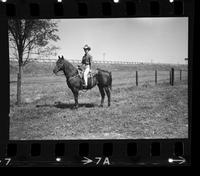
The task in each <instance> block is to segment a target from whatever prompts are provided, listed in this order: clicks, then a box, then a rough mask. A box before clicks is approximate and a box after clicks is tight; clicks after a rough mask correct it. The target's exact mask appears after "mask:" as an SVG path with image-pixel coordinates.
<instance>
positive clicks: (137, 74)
mask: <svg viewBox="0 0 200 176" xmlns="http://www.w3.org/2000/svg"><path fill="white" fill-rule="evenodd" d="M136 86H138V71H136Z"/></svg>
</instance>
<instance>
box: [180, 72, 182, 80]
mask: <svg viewBox="0 0 200 176" xmlns="http://www.w3.org/2000/svg"><path fill="white" fill-rule="evenodd" d="M181 80H182V70H180V81H181Z"/></svg>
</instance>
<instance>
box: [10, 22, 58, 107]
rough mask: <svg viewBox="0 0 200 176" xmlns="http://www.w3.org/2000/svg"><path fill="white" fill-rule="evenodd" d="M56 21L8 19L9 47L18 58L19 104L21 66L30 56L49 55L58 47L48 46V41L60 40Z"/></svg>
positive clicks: (18, 102) (19, 98)
mask: <svg viewBox="0 0 200 176" xmlns="http://www.w3.org/2000/svg"><path fill="white" fill-rule="evenodd" d="M57 31H58V29H57V23H56V22H55V21H53V20H51V19H28V20H27V19H11V20H9V21H8V35H9V45H10V46H9V48H10V53H12V54H13V55H14V56H15V58H16V59H17V60H18V68H19V71H18V76H17V104H18V105H19V104H21V77H22V67H23V66H24V65H26V64H27V63H28V62H29V61H30V59H31V57H30V56H32V57H34V56H35V55H38V56H40V57H41V56H46V57H47V56H49V55H52V54H53V51H56V50H57V49H58V47H55V46H50V45H49V41H54V42H56V41H57V40H60V38H59V36H58V35H56V34H55V33H56V32H57Z"/></svg>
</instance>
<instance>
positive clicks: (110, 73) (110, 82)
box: [109, 72, 112, 90]
mask: <svg viewBox="0 0 200 176" xmlns="http://www.w3.org/2000/svg"><path fill="white" fill-rule="evenodd" d="M109 75H110V81H109V87H110V90H112V72H109Z"/></svg>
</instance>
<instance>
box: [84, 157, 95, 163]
mask: <svg viewBox="0 0 200 176" xmlns="http://www.w3.org/2000/svg"><path fill="white" fill-rule="evenodd" d="M83 158H84V159H85V160H81V161H82V162H83V164H89V163H92V162H93V161H92V160H91V159H89V158H87V157H83Z"/></svg>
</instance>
